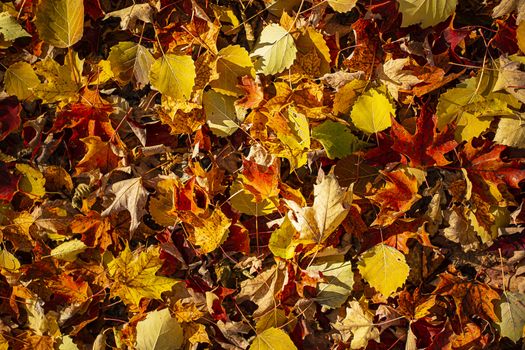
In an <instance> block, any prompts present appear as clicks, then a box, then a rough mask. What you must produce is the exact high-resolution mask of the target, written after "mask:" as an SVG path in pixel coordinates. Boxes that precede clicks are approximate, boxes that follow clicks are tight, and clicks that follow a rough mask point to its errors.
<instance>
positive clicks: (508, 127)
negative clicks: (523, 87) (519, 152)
mask: <svg viewBox="0 0 525 350" xmlns="http://www.w3.org/2000/svg"><path fill="white" fill-rule="evenodd" d="M494 141H495V142H497V143H499V144H502V145H505V146H510V147H517V148H525V113H521V114H520V116H519V117H505V118H501V119H500V121H499V123H498V128H497V129H496V135H494Z"/></svg>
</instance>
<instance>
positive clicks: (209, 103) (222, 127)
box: [202, 90, 239, 137]
mask: <svg viewBox="0 0 525 350" xmlns="http://www.w3.org/2000/svg"><path fill="white" fill-rule="evenodd" d="M234 102H235V97H232V96H227V95H223V94H220V93H218V92H215V91H213V90H209V91H206V92H205V93H204V96H203V98H202V104H203V107H204V112H205V113H206V122H207V123H208V126H209V127H210V130H211V131H212V132H213V133H214V134H215V135H217V136H221V137H225V136H229V135H231V134H233V133H234V132H235V131H236V130H237V129H238V128H239V120H238V119H239V118H238V116H237V110H236V108H235V105H234Z"/></svg>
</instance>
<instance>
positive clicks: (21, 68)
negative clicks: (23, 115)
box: [4, 62, 40, 100]
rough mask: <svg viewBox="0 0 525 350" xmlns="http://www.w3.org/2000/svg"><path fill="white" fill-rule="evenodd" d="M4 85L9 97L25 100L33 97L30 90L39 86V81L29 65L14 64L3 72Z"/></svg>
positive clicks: (23, 63) (24, 63)
mask: <svg viewBox="0 0 525 350" xmlns="http://www.w3.org/2000/svg"><path fill="white" fill-rule="evenodd" d="M4 84H5V90H6V91H7V93H8V94H9V95H14V96H16V97H18V99H19V100H25V99H27V98H29V97H31V96H33V92H32V91H31V89H32V88H34V87H35V86H37V85H38V84H40V80H39V79H38V76H37V75H36V73H35V71H34V70H33V68H32V67H31V65H30V64H29V63H27V62H16V63H13V64H12V65H10V66H9V68H7V70H6V71H5V76H4Z"/></svg>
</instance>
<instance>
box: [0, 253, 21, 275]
mask: <svg viewBox="0 0 525 350" xmlns="http://www.w3.org/2000/svg"><path fill="white" fill-rule="evenodd" d="M0 267H1V268H2V269H6V270H8V271H11V272H16V271H18V269H19V268H20V262H19V261H18V259H17V258H16V257H15V256H14V255H13V254H11V253H9V252H8V251H7V250H2V249H0Z"/></svg>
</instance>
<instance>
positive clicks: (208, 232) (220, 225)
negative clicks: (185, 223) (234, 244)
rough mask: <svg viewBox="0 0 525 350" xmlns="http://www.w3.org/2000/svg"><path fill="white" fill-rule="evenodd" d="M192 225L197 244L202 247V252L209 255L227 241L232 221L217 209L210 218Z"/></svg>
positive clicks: (196, 221)
mask: <svg viewBox="0 0 525 350" xmlns="http://www.w3.org/2000/svg"><path fill="white" fill-rule="evenodd" d="M191 224H192V225H193V228H194V229H195V231H194V236H195V244H196V245H198V246H199V247H200V250H201V252H203V253H205V254H207V253H210V252H212V251H214V250H215V249H217V248H218V247H219V246H220V245H221V244H222V243H223V242H224V241H225V240H226V238H227V237H228V232H229V228H230V225H231V220H230V219H228V218H227V217H226V215H224V213H223V212H222V211H221V210H220V209H215V210H214V211H213V213H212V214H211V215H210V216H209V217H208V218H206V219H203V218H199V219H198V220H195V221H193V222H191Z"/></svg>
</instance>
